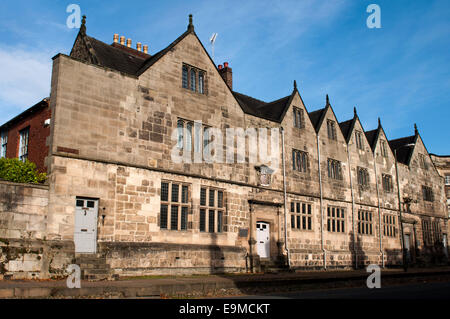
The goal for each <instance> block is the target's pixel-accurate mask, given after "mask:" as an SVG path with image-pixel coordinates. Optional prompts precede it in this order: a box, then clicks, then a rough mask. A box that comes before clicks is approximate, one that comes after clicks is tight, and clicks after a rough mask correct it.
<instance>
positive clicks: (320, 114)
mask: <svg viewBox="0 0 450 319" xmlns="http://www.w3.org/2000/svg"><path fill="white" fill-rule="evenodd" d="M325 114H326V107H324V108H323V109H319V110H316V111H314V112H309V113H308V115H309V119H310V120H311V123H312V125H313V127H314V129H315V130H316V132H318V131H319V128H320V124H321V123H322V121H323V118H324V117H325Z"/></svg>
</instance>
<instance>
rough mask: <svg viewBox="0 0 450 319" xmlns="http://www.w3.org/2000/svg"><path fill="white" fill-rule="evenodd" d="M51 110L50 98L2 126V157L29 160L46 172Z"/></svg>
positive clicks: (0, 147) (0, 135)
mask: <svg viewBox="0 0 450 319" xmlns="http://www.w3.org/2000/svg"><path fill="white" fill-rule="evenodd" d="M50 118H51V110H50V107H49V103H48V98H45V99H43V100H42V101H40V102H39V103H37V104H36V105H34V106H32V107H30V108H29V109H27V110H26V111H25V112H23V113H21V114H19V115H18V116H16V117H15V118H13V119H12V120H10V121H8V122H6V123H5V124H3V125H2V126H0V157H7V158H15V157H17V158H20V159H22V160H26V159H28V160H29V161H31V162H33V163H35V164H36V166H37V169H38V170H39V171H40V172H46V171H47V168H46V167H45V157H46V156H47V155H48V146H47V145H46V144H47V137H48V136H49V135H50Z"/></svg>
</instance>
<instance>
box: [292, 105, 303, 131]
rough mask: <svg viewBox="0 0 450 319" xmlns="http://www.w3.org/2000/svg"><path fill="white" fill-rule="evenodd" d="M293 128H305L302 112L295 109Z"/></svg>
mask: <svg viewBox="0 0 450 319" xmlns="http://www.w3.org/2000/svg"><path fill="white" fill-rule="evenodd" d="M294 127H298V128H304V127H305V122H304V116H303V110H302V109H299V108H296V107H294Z"/></svg>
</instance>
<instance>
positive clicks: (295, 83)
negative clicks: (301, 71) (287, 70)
mask: <svg viewBox="0 0 450 319" xmlns="http://www.w3.org/2000/svg"><path fill="white" fill-rule="evenodd" d="M294 90H297V81H296V80H294Z"/></svg>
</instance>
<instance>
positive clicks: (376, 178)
mask: <svg viewBox="0 0 450 319" xmlns="http://www.w3.org/2000/svg"><path fill="white" fill-rule="evenodd" d="M373 166H374V168H375V185H376V188H377V199H378V236H379V237H380V254H381V260H382V261H381V266H382V267H383V268H384V251H383V240H382V237H381V227H382V226H381V220H382V219H381V204H380V190H379V186H378V174H377V159H376V156H375V152H374V153H373Z"/></svg>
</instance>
